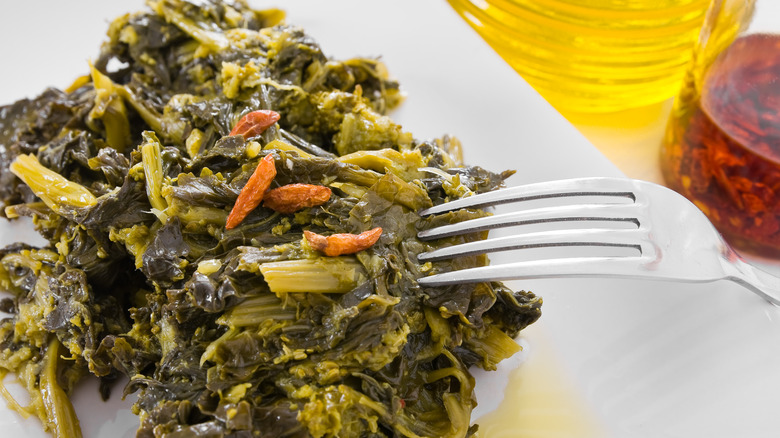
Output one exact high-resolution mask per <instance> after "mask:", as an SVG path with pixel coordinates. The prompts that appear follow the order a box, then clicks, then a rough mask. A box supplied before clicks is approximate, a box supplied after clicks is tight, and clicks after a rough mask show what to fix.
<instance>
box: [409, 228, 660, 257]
mask: <svg viewBox="0 0 780 438" xmlns="http://www.w3.org/2000/svg"><path fill="white" fill-rule="evenodd" d="M645 234H646V232H645V230H643V229H632V230H615V229H606V228H593V229H587V230H553V231H541V232H535V233H524V234H516V235H511V236H503V237H497V238H493V239H487V240H479V241H475V242H467V243H463V244H460V245H453V246H448V247H445V248H439V249H436V250H433V251H429V252H425V253H422V254H419V255H418V256H417V260H419V261H421V262H428V261H437V260H444V259H449V258H453V257H460V256H469V255H475V254H484V253H488V252H495V251H506V250H510V249H526V248H544V247H554V246H608V247H617V248H634V249H636V250H637V251H638V253H639V254H642V253H643V252H644V251H643V250H642V245H641V243H644V242H647V239H646V237H645Z"/></svg>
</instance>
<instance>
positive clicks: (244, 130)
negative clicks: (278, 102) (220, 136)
mask: <svg viewBox="0 0 780 438" xmlns="http://www.w3.org/2000/svg"><path fill="white" fill-rule="evenodd" d="M278 121H279V113H277V112H276V111H271V110H257V111H252V112H251V113H248V114H246V115H245V116H244V117H241V120H239V121H238V123H236V126H234V127H233V129H232V130H231V131H230V135H243V136H244V139H248V138H252V137H256V136H258V135H260V134H262V133H263V131H265V130H266V129H268V128H269V127H271V126H273V124H274V123H276V122H278Z"/></svg>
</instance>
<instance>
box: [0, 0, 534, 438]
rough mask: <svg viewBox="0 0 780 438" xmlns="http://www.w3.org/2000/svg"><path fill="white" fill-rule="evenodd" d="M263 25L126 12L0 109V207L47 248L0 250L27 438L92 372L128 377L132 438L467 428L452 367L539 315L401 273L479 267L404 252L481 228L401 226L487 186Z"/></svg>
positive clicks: (480, 261)
mask: <svg viewBox="0 0 780 438" xmlns="http://www.w3.org/2000/svg"><path fill="white" fill-rule="evenodd" d="M283 19H284V14H283V13H282V12H280V11H277V10H263V11H257V10H253V9H251V8H250V7H249V6H247V5H246V4H245V3H243V2H242V1H235V2H232V1H231V2H219V1H216V0H202V1H195V0H150V1H149V2H148V9H147V10H145V11H143V12H139V13H134V14H128V15H125V16H122V17H119V18H117V19H116V20H115V21H113V22H112V23H111V25H110V27H109V30H108V39H107V41H106V42H105V43H104V44H103V45H102V47H101V49H100V51H99V54H98V56H97V57H96V58H95V59H94V60H93V62H92V63H91V65H89V66H85V67H86V68H85V72H87V74H86V75H85V76H84V77H82V78H79V79H78V80H76V81H75V83H74V84H73V85H72V86H71V87H70V88H68V89H67V90H64V91H62V90H56V89H48V90H45V91H44V92H43V93H42V94H41V95H39V96H38V97H35V98H32V99H25V100H21V101H18V102H16V103H13V104H10V105H7V106H4V107H0V199H2V202H3V203H4V205H5V214H6V216H7V217H8V218H15V217H20V216H29V217H31V218H32V219H33V222H34V225H35V227H36V229H37V231H38V232H39V233H40V234H41V235H42V236H43V237H44V238H45V239H46V240H47V241H48V242H49V245H48V246H46V247H42V248H35V247H31V246H29V245H27V244H23V243H19V244H15V245H11V246H8V247H6V248H4V249H2V251H0V287H2V289H3V290H4V291H6V292H8V293H9V294H6V295H5V296H6V298H5V299H3V300H2V306H0V308H2V310H3V311H5V312H7V313H8V314H9V316H8V317H7V318H6V319H4V320H2V322H1V323H0V370H2V374H3V375H5V374H7V373H12V374H13V375H15V376H16V377H18V378H19V380H20V381H21V383H22V385H23V386H24V387H25V388H26V389H27V391H28V392H29V393H30V396H31V402H30V403H29V405H25V406H22V405H21V404H19V403H17V401H16V400H14V399H13V397H11V396H10V394H9V393H8V392H6V391H5V390H3V391H0V392H2V394H3V396H4V397H5V398H6V401H7V402H8V405H9V406H10V407H12V408H14V409H16V410H18V411H20V412H22V413H28V414H33V415H36V416H37V417H39V418H40V419H41V421H42V423H43V424H44V426H45V427H46V428H47V429H48V430H49V431H51V433H52V434H53V435H55V436H58V437H74V436H80V435H81V432H80V430H79V426H78V421H77V419H76V418H75V414H74V411H73V407H72V406H71V403H70V401H69V400H68V397H67V394H68V393H69V392H70V391H71V389H72V388H73V387H74V385H76V384H77V382H79V381H80V380H81V379H82V378H84V377H85V376H87V375H88V374H93V375H95V376H97V377H99V378H100V379H101V383H102V384H101V388H102V390H103V395H104V396H108V392H109V388H110V387H111V384H112V382H114V381H116V380H117V379H119V378H120V377H126V378H127V379H129V383H127V385H126V386H125V388H124V393H125V394H130V393H137V395H138V401H137V402H136V403H135V405H134V410H135V412H136V413H137V414H138V415H139V417H140V422H139V429H138V436H139V437H169V438H174V437H177V438H178V437H219V436H225V437H252V436H263V437H308V436H312V437H383V436H388V437H401V436H403V437H418V436H420V437H461V436H467V435H470V434H472V433H473V432H474V430H475V428H474V427H470V414H471V411H472V409H473V408H474V406H475V400H474V396H473V388H474V379H473V378H472V376H471V374H470V373H469V368H470V367H472V366H479V367H482V368H486V369H492V368H494V367H495V365H496V364H497V363H498V362H499V361H501V360H503V359H505V358H507V357H508V356H510V355H512V354H513V353H515V352H516V351H517V349H518V346H517V344H516V343H515V342H514V340H513V337H515V336H516V335H517V334H518V332H519V331H520V330H521V329H523V328H524V327H525V326H527V325H528V324H531V323H532V322H533V321H535V320H536V319H537V318H538V317H539V315H540V306H541V300H540V299H539V298H537V297H535V296H534V295H533V294H531V293H528V292H512V291H510V290H509V289H508V288H507V287H505V286H504V285H502V284H500V283H481V284H462V285H456V286H448V287H436V288H423V287H420V286H419V285H418V284H417V281H416V280H417V279H418V278H420V277H421V276H425V275H428V274H431V273H436V272H443V271H448V270H453V269H462V268H466V267H471V266H479V265H484V264H486V263H488V261H487V258H486V257H485V256H470V257H462V258H458V259H455V260H452V261H446V262H435V263H425V264H420V263H418V262H417V261H416V255H417V254H419V253H421V252H423V251H426V250H430V249H433V248H436V247H441V246H445V245H450V244H453V243H456V242H460V241H463V240H475V239H481V238H484V235H483V234H482V233H477V234H472V235H467V236H463V237H453V238H447V239H441V240H438V241H434V242H422V241H420V240H418V239H417V238H416V234H417V232H418V231H419V230H421V229H425V228H429V227H433V226H437V225H441V224H444V223H451V222H457V221H461V220H465V219H468V218H471V217H478V216H482V215H485V214H488V213H486V212H484V211H481V210H461V211H456V212H453V213H447V214H442V215H438V216H435V217H428V218H421V217H420V216H419V214H418V211H419V210H420V209H422V208H424V207H427V206H431V205H434V204H439V203H442V202H445V201H447V200H450V199H455V198H460V197H463V196H468V195H470V194H473V193H479V192H484V191H488V190H493V189H495V188H497V187H499V186H500V185H501V184H502V183H503V181H504V179H505V178H506V177H508V176H509V175H510V174H511V172H503V173H500V174H496V173H492V172H489V171H486V170H484V169H481V168H479V167H473V166H465V165H463V164H462V163H461V162H460V154H459V151H460V145H459V144H458V143H457V141H456V140H455V139H453V138H449V137H443V138H439V139H434V140H419V139H416V138H414V137H413V136H412V135H411V134H410V133H408V132H405V131H404V130H403V129H402V127H401V126H400V125H398V124H397V123H395V122H394V121H393V120H392V119H391V118H389V117H388V116H386V115H385V114H386V113H387V112H388V111H389V110H391V109H392V108H394V107H396V106H397V105H398V104H399V103H400V102H401V100H402V93H401V92H400V90H399V86H398V83H396V82H395V81H394V80H392V79H390V77H389V75H388V74H387V72H386V70H385V67H384V66H383V64H382V63H380V62H379V61H377V60H375V59H364V58H355V59H349V60H346V61H335V60H332V59H329V58H328V57H326V55H325V54H324V53H323V51H322V50H321V49H320V47H319V46H318V45H317V44H316V43H315V41H314V40H313V39H312V38H311V37H309V36H308V35H307V34H306V33H305V32H304V31H303V30H302V29H300V28H297V27H294V26H290V25H287V24H284V23H283ZM425 68H435V66H427V67H425ZM55 71H56V70H55ZM250 114H252V115H250ZM263 163H265V164H263ZM262 166H266V167H268V166H270V170H269V169H268V168H265V167H262ZM268 171H273V172H274V174H273V175H271V174H269V173H267V172H268ZM255 173H257V174H258V176H253V175H254V174H255ZM253 178H254V179H253ZM256 181H260V182H256ZM277 189H278V190H277ZM274 190H277V191H274ZM250 192H251V193H250ZM245 193H246V194H245ZM266 194H269V196H268V197H267V199H265V200H264V199H263V198H264V197H265V196H266ZM257 198H259V200H258V199H257ZM246 199H249V201H246ZM234 210H236V211H238V210H241V211H240V212H237V213H233V211H234ZM229 215H233V216H234V217H235V218H234V219H231V221H230V223H229V226H228V227H226V222H227V221H228V216H229ZM239 216H240V217H239ZM377 230H378V231H377ZM336 250H338V251H336Z"/></svg>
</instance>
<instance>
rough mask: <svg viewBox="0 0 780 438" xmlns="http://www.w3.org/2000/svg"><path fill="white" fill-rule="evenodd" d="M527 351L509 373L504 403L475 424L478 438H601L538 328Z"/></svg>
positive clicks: (595, 422) (602, 428)
mask: <svg viewBox="0 0 780 438" xmlns="http://www.w3.org/2000/svg"><path fill="white" fill-rule="evenodd" d="M526 332H530V334H529V336H530V337H533V344H532V345H531V348H532V350H531V351H530V354H528V358H527V359H526V361H525V362H523V364H522V365H520V367H518V368H517V369H515V370H513V371H512V373H511V375H510V377H509V383H508V385H507V387H506V389H505V391H504V399H503V400H502V401H501V403H500V404H499V405H498V408H496V409H495V410H494V411H492V412H490V413H488V414H486V415H483V416H482V417H480V418H479V419H477V423H478V424H479V438H539V437H546V438H572V437H576V438H603V437H605V436H607V433H606V428H605V426H604V424H603V423H601V421H600V420H599V419H598V416H597V415H596V413H595V412H594V411H593V407H592V406H589V405H588V404H587V402H586V401H585V400H584V398H583V396H582V395H581V394H580V393H579V391H578V390H577V389H575V387H574V385H573V384H572V383H571V382H569V381H568V380H567V378H566V377H567V376H566V373H565V372H564V371H563V370H562V369H561V364H560V363H559V362H558V359H557V358H556V357H555V354H554V353H553V351H552V348H551V344H550V343H549V341H548V340H547V339H546V338H545V336H543V333H542V332H541V330H540V329H539V327H533V326H532V327H530V330H529V328H527V329H526Z"/></svg>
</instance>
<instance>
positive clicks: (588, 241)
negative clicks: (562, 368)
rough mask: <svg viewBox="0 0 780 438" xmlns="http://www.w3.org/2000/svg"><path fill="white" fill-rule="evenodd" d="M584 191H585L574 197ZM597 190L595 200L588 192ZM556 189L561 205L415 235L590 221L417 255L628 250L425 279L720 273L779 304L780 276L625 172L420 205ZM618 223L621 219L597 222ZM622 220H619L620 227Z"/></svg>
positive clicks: (540, 195)
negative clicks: (589, 224) (576, 226)
mask: <svg viewBox="0 0 780 438" xmlns="http://www.w3.org/2000/svg"><path fill="white" fill-rule="evenodd" d="M585 197H587V199H583V198H585ZM593 197H598V201H593V200H592V199H595V198H593ZM547 198H566V200H567V201H570V203H569V204H567V205H559V206H552V207H536V208H531V209H526V210H518V211H513V212H511V213H503V214H496V215H494V216H487V217H482V218H478V219H472V220H467V221H463V222H459V223H455V224H451V225H444V226H439V227H436V228H432V229H428V230H424V231H421V232H420V233H419V237H420V238H421V239H423V240H428V239H436V238H442V237H447V236H453V235H459V234H465V233H471V232H476V231H484V230H489V229H493V228H498V227H506V226H512V225H527V224H538V223H547V222H563V221H572V222H576V223H579V225H582V221H598V223H599V224H601V225H599V226H598V227H596V226H594V227H592V228H584V229H563V230H551V231H537V232H522V231H519V232H517V233H516V234H514V235H511V236H506V237H499V238H488V239H486V240H480V241H476V242H469V243H463V244H459V245H454V246H449V247H445V248H441V249H437V250H434V251H430V252H426V253H422V254H420V255H419V256H418V260H419V261H420V262H425V261H435V260H443V259H449V258H452V257H458V256H464V255H473V254H481V253H488V252H493V251H501V250H509V249H523V248H542V247H561V246H564V247H566V246H568V247H571V246H578V247H605V246H606V247H617V248H629V250H627V251H628V252H629V253H630V254H627V255H618V256H600V255H593V256H587V255H586V256H578V257H572V258H555V259H548V260H531V261H517V262H510V263H504V264H498V265H490V266H484V267H477V268H470V269H463V270H459V271H452V272H445V273H441V274H434V275H430V276H427V277H423V278H420V279H419V283H420V284H421V285H425V286H439V285H446V284H455V283H464V282H482V281H494V280H495V281H498V280H509V279H521V278H526V279H528V278H552V277H622V278H641V279H653V280H668V281H678V282H695V283H700V282H712V281H717V280H730V281H733V282H735V283H738V284H740V285H742V286H744V287H745V288H747V289H749V290H750V291H752V292H754V293H756V294H758V295H760V296H761V297H763V298H764V299H766V300H767V301H769V302H771V303H773V304H776V305H780V278H778V277H776V276H774V275H771V274H769V273H767V272H765V271H762V270H760V269H758V268H756V267H755V266H753V265H751V264H749V263H748V262H746V261H745V260H744V259H743V258H742V257H740V256H739V255H738V254H737V253H736V252H734V250H733V249H732V248H731V247H730V246H729V245H728V244H727V243H726V242H725V241H724V240H723V238H722V237H721V235H720V233H719V232H718V231H717V230H716V229H715V227H714V226H713V225H712V223H711V222H710V221H709V219H707V217H706V216H705V215H704V213H702V211H701V210H699V209H698V208H697V207H696V206H695V205H694V204H693V203H691V202H690V201H688V200H687V199H685V198H684V197H683V196H682V195H680V194H678V193H676V192H674V191H672V190H670V189H668V188H666V187H663V186H660V185H657V184H653V183H650V182H646V181H638V180H632V179H628V178H579V179H570V180H560V181H551V182H543V183H536V184H529V185H524V186H518V187H512V188H507V189H501V190H497V191H493V192H488V193H484V194H480V195H475V196H471V197H467V198H462V199H458V200H456V201H452V202H448V203H444V204H441V205H437V206H434V207H432V208H429V209H427V210H424V211H422V212H421V214H422V215H433V214H438V213H444V212H447V211H453V210H458V209H461V208H473V207H488V206H494V205H499V204H506V203H523V202H526V201H530V200H536V199H547ZM605 223H606V224H617V223H624V225H623V226H622V227H613V226H605V225H603V224H605ZM625 224H628V225H629V226H628V227H626V226H625Z"/></svg>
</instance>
